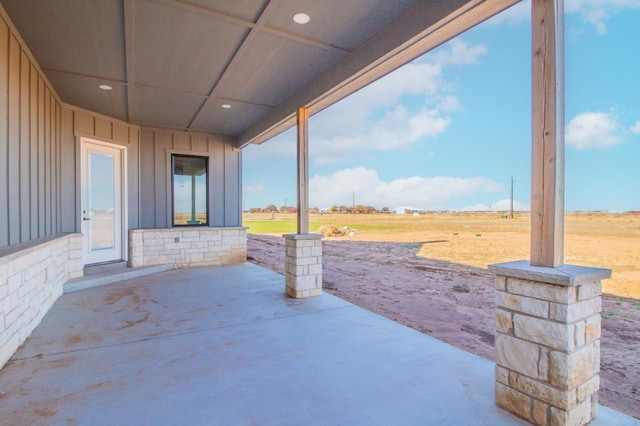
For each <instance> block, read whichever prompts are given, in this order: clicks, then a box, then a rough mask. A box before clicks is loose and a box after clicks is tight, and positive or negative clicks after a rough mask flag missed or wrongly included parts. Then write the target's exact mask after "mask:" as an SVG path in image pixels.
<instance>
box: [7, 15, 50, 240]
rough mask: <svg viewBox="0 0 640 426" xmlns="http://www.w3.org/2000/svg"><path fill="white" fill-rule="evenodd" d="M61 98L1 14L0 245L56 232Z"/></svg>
mask: <svg viewBox="0 0 640 426" xmlns="http://www.w3.org/2000/svg"><path fill="white" fill-rule="evenodd" d="M61 110H62V106H61V103H60V100H59V99H58V98H57V96H56V95H55V94H54V92H53V91H52V89H51V87H50V86H49V83H48V82H47V81H46V79H45V78H44V77H43V74H42V72H41V71H40V69H39V67H38V66H37V64H35V62H34V61H33V59H32V56H31V55H30V54H29V53H28V49H27V48H26V46H25V45H24V43H23V41H22V39H21V38H20V36H19V35H18V34H17V33H16V31H15V30H14V28H13V27H12V25H11V24H8V23H7V21H5V20H4V19H0V248H2V247H6V246H9V245H14V244H18V243H22V242H26V241H30V240H34V239H38V238H43V237H47V236H50V235H55V234H57V233H59V232H61V218H62V215H61V207H62V199H61V198H60V194H61V192H60V183H61V182H60V176H61V166H62V164H61V158H62V157H61V155H60V146H61V133H60V119H59V116H60V113H61Z"/></svg>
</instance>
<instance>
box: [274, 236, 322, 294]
mask: <svg viewBox="0 0 640 426" xmlns="http://www.w3.org/2000/svg"><path fill="white" fill-rule="evenodd" d="M283 237H284V238H285V250H286V255H285V285H286V288H285V291H286V293H287V295H289V296H290V297H294V298H296V299H299V298H304V297H310V296H320V295H321V294H322V235H320V234H304V235H301V234H286V235H283Z"/></svg>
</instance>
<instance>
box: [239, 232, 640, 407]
mask: <svg viewBox="0 0 640 426" xmlns="http://www.w3.org/2000/svg"><path fill="white" fill-rule="evenodd" d="M587 225H588V224H587ZM464 231H468V232H466V234H465V233H464ZM505 231H507V232H506V233H507V234H508V233H509V232H508V230H505ZM482 232H483V231H482V230H481V229H479V228H477V227H476V229H472V225H468V227H463V228H462V230H461V232H458V233H457V235H455V237H458V238H459V239H467V240H469V244H471V242H472V241H474V238H475V239H476V241H477V240H479V239H480V236H479V235H478V236H477V234H480V235H482ZM365 234H366V236H365ZM381 234H384V232H383V233H380V232H370V233H367V232H364V231H360V232H359V234H358V235H356V236H355V237H353V238H327V239H325V240H324V241H323V286H324V288H325V290H326V291H327V292H329V293H332V294H334V295H336V296H338V297H341V298H343V299H345V300H348V301H350V302H352V303H354V304H356V305H358V306H361V307H363V308H365V309H368V310H370V311H373V312H376V313H378V314H380V315H383V316H385V317H387V318H390V319H392V320H394V321H397V322H399V323H402V324H404V325H407V326H409V327H411V328H414V329H416V330H419V331H421V332H423V333H425V334H428V335H431V336H433V337H435V338H437V339H440V340H442V341H445V342H447V343H449V344H451V345H453V346H456V347H458V348H461V349H464V350H466V351H469V352H472V353H474V354H476V355H479V356H482V357H484V358H487V359H493V339H494V337H493V336H494V330H495V324H494V323H495V320H494V313H493V312H494V295H495V291H494V277H493V275H492V274H490V273H489V272H488V271H487V270H486V269H485V268H481V267H477V266H470V265H473V263H474V262H473V261H471V262H466V263H467V264H461V263H453V262H450V261H446V260H437V259H434V258H432V257H430V254H433V253H431V252H432V251H434V250H433V249H434V248H435V247H436V246H439V247H438V250H440V251H442V250H445V251H446V249H447V248H446V243H450V242H451V241H452V240H455V238H453V237H452V235H453V234H452V233H451V232H449V233H448V236H447V237H446V238H444V237H443V238H437V237H434V235H432V234H430V235H429V238H426V239H425V238H424V237H425V235H422V236H421V235H417V236H416V235H414V234H412V235H411V238H407V241H405V242H397V241H402V239H401V238H402V234H401V233H400V234H399V235H395V236H394V237H393V238H395V241H396V242H389V241H375V240H384V239H389V235H381ZM396 234H397V233H396ZM521 234H522V233H521V232H518V231H517V230H516V231H514V232H513V238H515V239H517V240H519V239H522V238H523V236H522V235H521ZM407 236H408V235H407ZM421 237H423V239H420V238H421ZM623 237H624V236H622V237H621V238H623ZM524 238H526V239H527V240H528V236H527V235H526V234H525V235H524ZM364 239H366V240H367V241H364ZM577 239H578V240H579V238H577ZM372 240H373V241H372ZM484 241H485V243H487V242H488V243H489V244H490V245H491V242H490V241H489V240H487V239H486V238H485V239H484ZM520 243H521V242H520ZM584 243H585V242H584V241H582V243H577V244H576V247H580V244H584ZM572 244H573V243H572ZM520 245H521V244H520ZM520 245H518V244H514V247H516V246H517V247H519V246H520ZM627 245H628V244H626V243H625V245H623V246H621V247H620V248H621V250H624V249H625V247H626V246H627ZM461 246H468V244H466V243H465V244H458V247H461ZM474 250H475V252H477V251H478V250H477V248H475V249H474ZM474 250H472V251H474ZM635 250H636V249H635V247H632V249H631V251H630V253H631V255H634V256H635V254H636V253H640V251H635ZM457 251H459V250H456V255H460V253H457ZM574 251H575V248H574ZM437 255H438V256H444V255H443V254H442V253H440V252H439V253H437ZM462 255H465V254H464V253H463V254H462ZM507 255H508V256H509V257H508V258H507V259H505V260H517V259H519V258H522V259H524V258H528V256H527V253H526V252H525V253H523V254H522V256H517V255H515V256H514V253H513V251H511V250H509V251H508V253H505V256H507ZM467 256H470V254H467ZM574 256H575V257H576V259H577V260H573V261H571V262H569V261H568V262H567V263H579V264H586V265H590V266H598V265H594V262H590V263H583V262H580V261H579V260H580V255H574ZM485 257H486V256H485ZM248 258H249V260H250V261H252V262H254V263H256V264H258V265H261V266H263V267H266V268H268V269H271V270H273V271H275V272H278V273H281V274H282V273H284V240H283V238H282V237H281V236H275V235H251V234H250V235H249V242H248ZM467 258H468V257H467ZM441 259H442V258H441ZM484 261H486V259H485V260H479V261H477V263H481V262H484ZM497 261H500V260H497ZM605 261H607V260H605ZM481 264H483V265H486V264H487V263H481ZM636 265H637V263H636V264H635V265H634V266H633V267H632V268H630V269H635V268H637V266H636ZM631 272H632V273H635V271H631ZM631 282H632V281H631V279H630V280H629V283H631ZM636 282H637V281H636ZM629 283H627V282H626V281H625V282H624V283H623V285H622V286H621V288H620V289H617V290H620V291H619V293H623V294H630V293H631V294H633V295H634V296H635V292H636V291H637V289H636V288H635V286H633V285H631V284H629ZM605 288H606V286H605ZM630 289H631V290H630ZM467 290H468V292H467ZM605 291H606V290H605ZM602 312H603V314H602V339H601V351H602V355H601V358H602V360H601V388H600V393H599V397H600V402H601V403H602V404H604V405H606V406H608V407H612V408H614V409H616V410H619V411H622V412H625V413H627V414H630V415H632V416H634V417H637V418H640V328H639V327H638V324H640V301H639V300H638V299H633V298H629V297H622V296H616V295H612V294H604V295H603V302H602Z"/></svg>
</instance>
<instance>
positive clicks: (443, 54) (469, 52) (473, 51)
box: [427, 38, 487, 66]
mask: <svg viewBox="0 0 640 426" xmlns="http://www.w3.org/2000/svg"><path fill="white" fill-rule="evenodd" d="M447 46H448V49H442V50H438V51H437V52H436V53H433V54H431V55H430V60H433V61H434V62H435V63H436V64H440V65H441V66H442V65H448V64H453V65H472V64H476V63H477V62H478V59H480V57H481V56H483V55H485V54H486V53H487V48H486V47H485V46H484V45H482V44H476V45H474V46H470V45H469V44H468V43H467V42H466V41H464V40H463V39H460V38H455V39H453V40H451V41H450V42H449V43H448V44H447ZM427 56H428V57H429V55H427Z"/></svg>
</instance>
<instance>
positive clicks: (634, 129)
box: [629, 121, 640, 135]
mask: <svg viewBox="0 0 640 426" xmlns="http://www.w3.org/2000/svg"><path fill="white" fill-rule="evenodd" d="M629 131H630V132H631V133H634V134H636V135H640V121H636V124H634V125H633V126H631V128H630V129H629Z"/></svg>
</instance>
